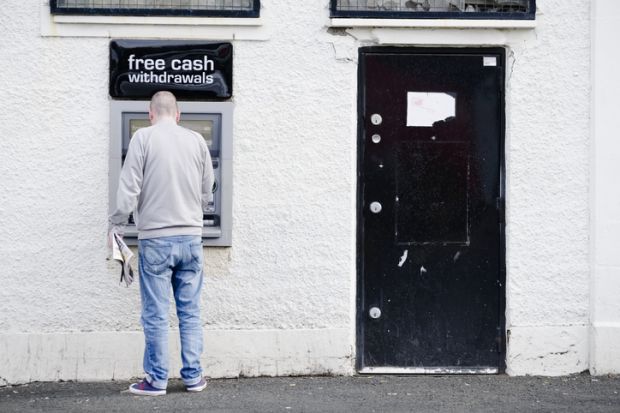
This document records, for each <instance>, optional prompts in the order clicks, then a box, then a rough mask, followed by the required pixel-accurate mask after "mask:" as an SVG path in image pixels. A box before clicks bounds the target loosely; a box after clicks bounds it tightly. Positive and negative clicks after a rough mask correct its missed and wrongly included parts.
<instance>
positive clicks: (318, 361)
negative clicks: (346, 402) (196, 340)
mask: <svg viewBox="0 0 620 413" xmlns="http://www.w3.org/2000/svg"><path fill="white" fill-rule="evenodd" d="M170 334H171V335H170V376H171V377H179V370H180V368H181V360H180V355H179V348H180V347H179V339H178V331H177V330H171V333H170ZM351 342H352V341H351V333H350V331H349V330H346V329H321V330H205V351H204V354H203V358H202V366H203V369H204V371H205V375H207V376H209V377H213V378H222V377H238V376H277V375H302V374H303V375H316V374H337V375H350V374H353V364H354V363H353V360H354V359H353V346H352V344H351ZM143 348H144V336H143V334H142V332H139V331H135V332H92V333H52V334H19V333H16V334H10V333H8V334H0V386H2V385H7V384H20V383H27V382H31V381H56V380H79V381H102V380H113V379H116V380H127V379H130V378H132V377H140V376H142V375H143V372H142V351H143Z"/></svg>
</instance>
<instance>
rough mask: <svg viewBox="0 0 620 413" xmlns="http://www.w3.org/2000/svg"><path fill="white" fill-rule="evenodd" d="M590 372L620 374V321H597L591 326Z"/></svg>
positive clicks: (598, 374) (595, 373)
mask: <svg viewBox="0 0 620 413" xmlns="http://www.w3.org/2000/svg"><path fill="white" fill-rule="evenodd" d="M590 350H591V356H590V373H591V374H593V375H596V376H600V375H604V374H620V323H596V324H594V325H593V326H592V327H590Z"/></svg>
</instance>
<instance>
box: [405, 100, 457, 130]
mask: <svg viewBox="0 0 620 413" xmlns="http://www.w3.org/2000/svg"><path fill="white" fill-rule="evenodd" d="M455 114H456V98H455V97H454V96H453V95H451V94H448V93H437V92H407V126H433V123H435V122H437V121H440V120H444V119H446V118H449V117H450V116H455Z"/></svg>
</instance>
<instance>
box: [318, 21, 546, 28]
mask: <svg viewBox="0 0 620 413" xmlns="http://www.w3.org/2000/svg"><path fill="white" fill-rule="evenodd" d="M330 26H331V27H347V28H358V27H363V28H368V27H381V28H384V27H393V28H410V29H425V28H433V29H534V28H536V20H461V19H432V20H431V19H428V20H425V19H330Z"/></svg>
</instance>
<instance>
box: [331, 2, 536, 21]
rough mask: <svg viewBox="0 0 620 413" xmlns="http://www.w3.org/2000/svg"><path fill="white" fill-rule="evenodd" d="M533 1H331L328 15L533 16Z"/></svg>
mask: <svg viewBox="0 0 620 413" xmlns="http://www.w3.org/2000/svg"><path fill="white" fill-rule="evenodd" d="M535 11H536V2H535V0H331V14H332V17H351V18H405V19H429V18H430V19H448V18H449V19H453V18H457V19H534V14H535Z"/></svg>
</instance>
